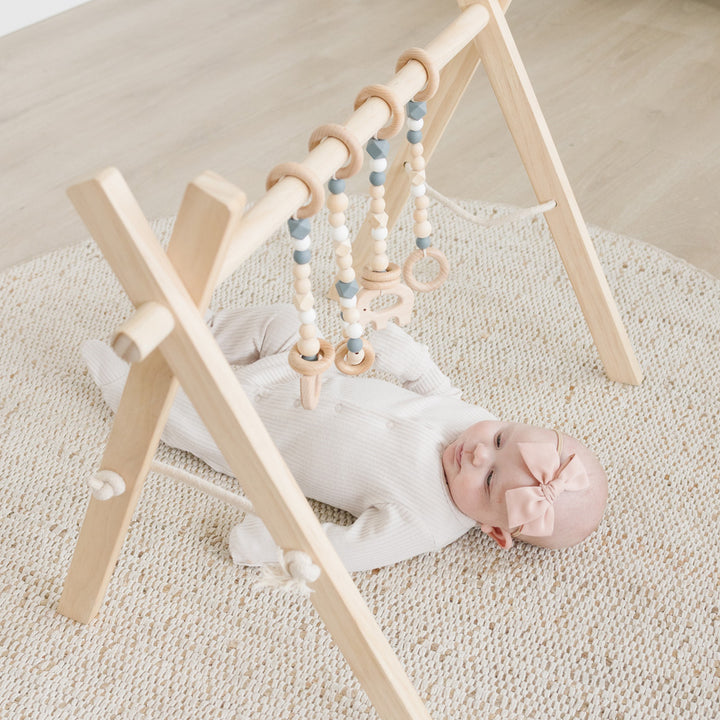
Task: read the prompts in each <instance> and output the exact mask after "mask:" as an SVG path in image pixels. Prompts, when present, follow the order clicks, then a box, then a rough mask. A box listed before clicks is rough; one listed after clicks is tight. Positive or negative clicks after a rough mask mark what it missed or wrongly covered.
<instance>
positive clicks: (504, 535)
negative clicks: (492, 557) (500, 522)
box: [480, 525, 513, 550]
mask: <svg viewBox="0 0 720 720" xmlns="http://www.w3.org/2000/svg"><path fill="white" fill-rule="evenodd" d="M480 529H481V530H482V531H483V532H484V533H485V534H486V535H489V536H490V537H491V538H492V539H493V540H494V541H495V542H496V543H497V544H498V545H499V546H500V547H501V548H502V549H503V550H509V549H510V548H511V547H512V546H513V539H512V535H511V534H510V533H509V532H508V531H507V530H504V529H503V528H501V527H494V526H493V525H480Z"/></svg>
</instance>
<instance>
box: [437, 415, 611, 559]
mask: <svg viewBox="0 0 720 720" xmlns="http://www.w3.org/2000/svg"><path fill="white" fill-rule="evenodd" d="M442 464H443V469H444V471H445V479H446V481H447V484H448V488H449V490H450V495H451V497H452V499H453V501H454V503H455V505H457V507H458V508H459V509H460V510H461V511H462V512H463V513H464V514H465V515H467V516H469V517H471V518H472V519H473V520H475V521H476V522H477V523H479V524H480V528H481V530H482V531H483V532H485V533H487V534H488V535H489V536H490V537H492V538H494V539H495V540H496V541H497V543H498V544H499V545H500V546H501V547H503V548H509V547H512V544H513V538H516V539H518V540H523V541H524V542H528V543H531V544H532V545H539V546H542V547H547V548H564V547H570V546H571V545H576V544H577V543H579V542H581V541H582V540H584V539H585V538H586V537H587V536H588V535H590V533H592V532H593V531H594V530H595V529H596V528H597V526H598V525H599V524H600V520H601V519H602V515H603V511H604V510H605V504H606V502H607V476H606V475H605V471H604V470H603V468H602V466H601V465H600V463H599V462H598V459H597V458H596V457H595V455H594V454H593V453H592V452H590V450H588V449H587V448H586V447H585V446H584V445H582V443H580V442H579V441H578V440H575V438H572V437H569V436H568V435H565V434H564V433H560V432H558V431H556V430H549V429H547V428H539V427H535V426H533V425H522V424H520V423H506V422H500V421H492V420H489V421H484V422H479V423H477V424H475V425H472V426H471V427H469V428H468V429H467V430H465V432H463V433H462V434H461V435H460V437H459V438H458V439H457V440H455V442H453V443H451V444H450V445H448V446H447V447H446V448H445V450H444V451H443V455H442Z"/></svg>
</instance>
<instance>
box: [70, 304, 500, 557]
mask: <svg viewBox="0 0 720 720" xmlns="http://www.w3.org/2000/svg"><path fill="white" fill-rule="evenodd" d="M211 328H212V331H213V334H214V335H215V338H216V339H217V341H218V343H219V345H220V347H221V348H222V350H223V352H224V353H225V355H226V357H227V358H228V360H229V362H230V363H231V365H233V369H234V370H235V373H236V375H237V377H238V378H239V380H240V382H241V383H242V385H243V388H244V390H245V391H246V392H247V394H248V396H249V398H250V400H251V401H252V403H253V406H254V407H255V409H256V410H257V412H258V414H259V416H260V418H261V419H262V421H263V422H264V423H265V425H266V427H267V429H268V432H269V433H270V436H271V437H272V438H273V440H274V442H275V443H276V445H277V446H278V449H279V450H280V453H281V454H282V456H283V458H284V459H285V461H286V463H287V464H288V466H289V468H290V470H291V471H292V473H293V475H294V476H295V478H296V480H297V482H298V484H299V485H300V487H301V488H302V490H303V492H304V493H305V495H306V496H307V497H310V498H314V499H316V500H319V501H321V502H324V503H327V504H329V505H333V506H335V507H339V508H341V509H343V510H346V511H348V512H349V513H351V514H352V515H354V516H355V517H356V520H355V521H354V522H353V523H352V524H351V525H348V526H340V525H336V524H333V523H324V524H323V527H324V529H325V531H326V532H327V535H328V537H329V539H330V541H331V542H332V544H333V546H334V547H335V549H336V551H337V552H338V554H339V555H340V558H341V559H342V561H343V563H344V564H345V566H346V567H347V569H348V570H350V571H358V570H368V569H371V568H375V567H381V566H383V565H389V564H392V563H396V562H399V561H401V560H405V559H407V558H410V557H413V556H415V555H418V554H421V553H424V552H429V551H434V550H439V549H440V548H442V547H444V546H445V545H447V544H449V543H451V542H452V541H453V540H456V539H457V538H458V537H460V536H461V535H463V534H465V533H466V532H467V531H468V530H469V529H470V528H472V527H474V526H475V524H476V523H475V521H474V520H472V519H471V518H469V517H467V516H466V515H464V514H463V513H461V512H460V510H459V509H458V508H457V507H456V506H455V505H454V503H453V502H452V499H451V498H450V494H449V492H448V489H447V486H446V484H445V477H444V473H443V469H442V462H441V455H442V450H443V448H444V447H445V446H446V445H447V444H448V443H450V442H452V441H453V440H454V439H455V438H456V437H457V436H458V435H459V434H460V433H461V432H462V431H463V430H464V429H465V428H467V427H468V426H470V425H472V424H474V423H476V422H479V421H480V420H495V419H496V418H495V416H493V415H491V414H490V413H489V412H487V411H486V410H484V409H482V408H480V407H477V406H474V405H469V404H468V403H465V402H463V401H462V400H460V398H459V392H458V391H457V390H455V389H454V388H452V387H451V385H450V381H449V380H448V378H447V377H446V376H445V375H444V374H443V373H442V372H441V371H440V369H439V368H438V367H437V366H436V365H435V363H434V362H433V361H432V359H431V358H430V355H429V353H428V352H427V348H426V347H425V346H422V345H420V344H418V343H416V342H415V341H414V340H412V338H411V337H410V336H409V335H407V333H405V332H404V331H402V330H400V329H399V328H398V327H396V326H394V325H391V326H389V327H388V328H387V329H386V330H382V331H379V332H375V333H374V334H373V335H372V337H371V342H372V344H373V346H374V347H375V350H376V361H375V367H376V368H377V369H378V370H380V371H384V372H389V373H391V374H393V375H395V376H396V377H397V378H398V379H399V380H400V381H401V382H402V383H403V385H404V387H402V388H401V387H398V386H397V385H394V384H392V383H388V382H385V381H382V380H378V379H373V378H366V377H362V376H361V377H348V376H346V375H343V374H341V373H339V372H338V371H337V370H335V368H334V367H333V368H332V369H330V370H328V371H327V372H326V373H325V375H324V376H323V385H322V391H321V393H320V401H319V403H318V406H317V408H316V409H315V410H305V409H303V408H302V407H301V406H300V402H299V390H300V388H299V381H298V376H297V375H296V374H295V372H294V371H293V370H292V369H291V368H290V367H289V365H288V361H287V352H288V350H289V348H290V347H291V346H292V345H293V344H294V342H295V340H296V338H297V315H296V312H295V310H294V308H293V307H292V306H285V305H275V306H271V307H261V308H244V309H240V310H231V311H224V312H221V313H218V314H217V315H216V316H215V317H214V318H213V319H212V320H211ZM83 356H84V358H85V360H86V362H87V364H88V367H89V368H90V372H91V374H92V376H93V378H94V379H95V381H96V382H97V383H98V385H99V386H100V387H101V389H102V393H103V397H104V398H105V400H106V402H107V403H108V404H109V405H110V406H111V407H112V408H113V410H116V409H117V406H118V403H119V400H120V395H121V393H122V388H123V386H124V384H125V379H126V377H127V372H128V367H127V365H126V363H125V362H123V361H122V360H120V359H119V358H118V357H117V356H116V355H115V354H114V353H113V352H112V350H111V349H110V348H109V347H108V346H107V345H105V344H104V343H100V342H97V341H92V342H89V343H86V344H85V345H84V346H83ZM247 363H250V364H247ZM162 438H163V440H164V441H165V442H166V443H167V444H168V445H171V446H173V447H178V448H181V449H183V450H188V451H190V452H192V453H193V454H195V455H197V456H198V457H200V458H201V459H203V460H204V461H205V462H207V463H208V464H209V465H211V466H212V467H214V468H215V469H217V470H220V471H221V472H223V473H227V474H229V475H232V474H233V473H232V471H231V470H230V468H229V467H228V466H227V464H226V462H225V459H224V458H223V456H222V455H221V453H220V451H219V450H218V449H217V446H216V445H215V443H214V442H213V440H212V438H211V437H210V435H209V433H208V431H207V430H206V429H205V426H204V424H203V423H202V421H201V420H200V418H199V417H198V415H197V414H196V412H195V410H194V408H193V407H192V405H191V404H190V402H189V400H188V398H187V396H186V395H185V394H184V393H183V392H182V391H180V392H179V393H178V397H177V399H176V400H175V403H174V405H173V408H172V411H171V413H170V417H169V420H168V423H167V426H166V428H165V431H164V432H163V435H162ZM230 548H231V553H232V555H233V559H234V560H235V562H237V563H239V564H248V565H254V564H259V563H264V562H273V561H275V560H276V558H277V552H276V548H275V545H274V543H273V541H272V538H271V537H270V534H269V533H268V531H267V530H266V529H265V527H264V525H263V524H262V521H261V520H260V519H259V518H256V517H253V516H247V517H246V518H245V520H244V521H243V522H242V523H240V524H238V525H237V526H236V527H235V528H233V530H232V531H231V536H230Z"/></svg>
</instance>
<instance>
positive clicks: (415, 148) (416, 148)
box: [410, 143, 424, 157]
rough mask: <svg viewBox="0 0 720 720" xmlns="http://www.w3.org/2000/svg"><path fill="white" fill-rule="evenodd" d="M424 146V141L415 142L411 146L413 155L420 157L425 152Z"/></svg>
mask: <svg viewBox="0 0 720 720" xmlns="http://www.w3.org/2000/svg"><path fill="white" fill-rule="evenodd" d="M423 150H424V148H423V146H422V143H413V144H412V145H411V146H410V152H411V153H412V156H413V157H420V155H422V154H423Z"/></svg>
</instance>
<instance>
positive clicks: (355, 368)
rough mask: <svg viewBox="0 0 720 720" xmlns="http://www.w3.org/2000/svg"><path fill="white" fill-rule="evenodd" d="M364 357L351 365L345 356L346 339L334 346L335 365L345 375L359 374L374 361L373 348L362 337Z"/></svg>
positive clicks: (367, 368) (346, 350) (366, 369)
mask: <svg viewBox="0 0 720 720" xmlns="http://www.w3.org/2000/svg"><path fill="white" fill-rule="evenodd" d="M362 344H363V352H364V357H363V359H362V362H359V363H358V364H357V365H352V364H351V363H349V362H348V361H347V359H346V358H345V356H346V355H347V353H348V349H347V340H344V341H343V342H341V343H339V344H338V345H337V346H336V348H335V367H336V368H337V369H338V370H339V371H340V372H341V373H344V374H345V375H361V374H362V373H364V372H367V371H368V370H369V369H370V368H371V367H372V365H373V363H374V362H375V350H373V346H372V345H371V344H370V343H369V342H368V341H367V340H366V339H365V338H363V339H362Z"/></svg>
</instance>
